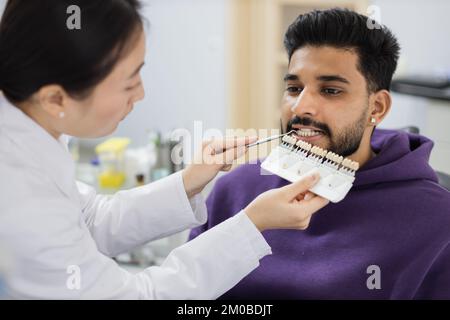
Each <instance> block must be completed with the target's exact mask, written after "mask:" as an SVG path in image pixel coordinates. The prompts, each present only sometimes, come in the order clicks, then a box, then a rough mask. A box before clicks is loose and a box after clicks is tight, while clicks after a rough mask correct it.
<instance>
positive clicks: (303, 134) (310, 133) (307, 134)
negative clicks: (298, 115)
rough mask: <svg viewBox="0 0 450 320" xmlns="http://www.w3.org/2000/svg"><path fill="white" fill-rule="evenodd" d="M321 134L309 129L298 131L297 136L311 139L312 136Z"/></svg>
mask: <svg viewBox="0 0 450 320" xmlns="http://www.w3.org/2000/svg"><path fill="white" fill-rule="evenodd" d="M320 133H321V132H320V131H314V130H311V129H307V128H305V129H300V130H297V134H298V135H299V136H301V137H311V136H316V135H318V134H320Z"/></svg>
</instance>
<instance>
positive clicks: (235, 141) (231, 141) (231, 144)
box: [208, 136, 258, 154]
mask: <svg viewBox="0 0 450 320" xmlns="http://www.w3.org/2000/svg"><path fill="white" fill-rule="evenodd" d="M256 140H258V137H256V136H253V137H226V138H224V139H217V140H212V141H210V142H209V144H208V146H209V147H210V148H211V149H212V150H214V152H215V153H216V154H218V153H222V152H225V151H226V150H228V149H232V148H237V147H241V146H242V147H243V146H246V145H248V144H250V143H253V142H255V141H256Z"/></svg>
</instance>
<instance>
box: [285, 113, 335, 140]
mask: <svg viewBox="0 0 450 320" xmlns="http://www.w3.org/2000/svg"><path fill="white" fill-rule="evenodd" d="M294 124H298V125H302V126H308V127H314V128H316V129H319V130H321V131H323V133H324V134H325V135H327V136H329V137H331V130H330V128H329V127H328V126H327V125H326V124H325V123H321V122H317V121H314V120H312V119H311V118H302V117H294V118H292V119H291V120H289V122H288V125H287V132H289V131H291V130H292V126H293V125H294Z"/></svg>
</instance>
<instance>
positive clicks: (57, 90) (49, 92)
mask: <svg viewBox="0 0 450 320" xmlns="http://www.w3.org/2000/svg"><path fill="white" fill-rule="evenodd" d="M37 99H38V101H39V104H40V105H41V106H42V109H43V110H44V111H45V112H47V113H48V114H49V115H51V116H52V117H54V118H63V117H64V114H65V111H66V110H65V109H66V103H67V100H68V95H67V93H66V91H65V90H64V89H63V87H61V86H59V85H47V86H43V87H42V88H41V89H39V91H38V92H37Z"/></svg>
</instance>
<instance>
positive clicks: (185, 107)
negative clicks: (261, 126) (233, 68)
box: [116, 0, 226, 143]
mask: <svg viewBox="0 0 450 320" xmlns="http://www.w3.org/2000/svg"><path fill="white" fill-rule="evenodd" d="M225 1H226V0H189V1H186V0H147V1H144V3H145V4H146V8H145V10H144V14H145V16H146V17H147V19H148V20H149V21H150V30H149V33H148V40H147V57H146V66H145V67H144V68H143V70H142V78H143V81H144V83H145V89H146V98H145V100H144V101H143V102H141V103H138V104H137V105H136V107H135V109H134V111H133V112H132V113H131V114H130V115H129V117H128V118H127V119H126V120H125V121H124V122H123V123H122V124H121V126H120V127H119V129H118V131H117V133H116V135H127V136H131V137H132V138H133V139H134V140H135V141H136V142H137V143H139V142H143V141H144V140H145V130H146V129H148V128H150V129H159V130H162V131H170V130H171V129H174V128H188V129H190V130H192V128H193V122H194V120H202V121H203V122H204V127H205V128H208V127H211V128H213V127H214V128H219V129H221V130H223V129H224V127H225V115H226V112H225V62H224V59H225V58H224V37H225V15H224V10H225Z"/></svg>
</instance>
